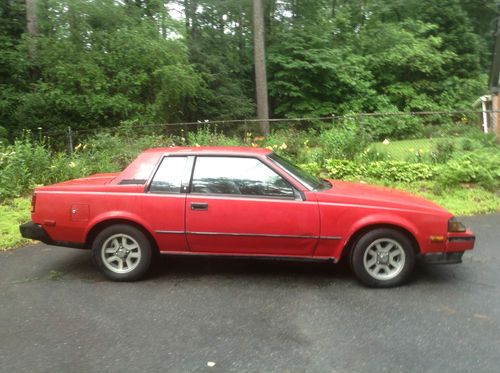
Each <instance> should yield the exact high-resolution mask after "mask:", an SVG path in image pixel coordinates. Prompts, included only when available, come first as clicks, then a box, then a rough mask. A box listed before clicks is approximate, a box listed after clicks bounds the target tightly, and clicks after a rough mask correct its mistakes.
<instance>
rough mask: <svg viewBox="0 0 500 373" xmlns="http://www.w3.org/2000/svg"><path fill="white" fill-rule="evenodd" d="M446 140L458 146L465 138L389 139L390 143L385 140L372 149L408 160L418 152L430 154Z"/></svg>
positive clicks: (375, 144)
mask: <svg viewBox="0 0 500 373" xmlns="http://www.w3.org/2000/svg"><path fill="white" fill-rule="evenodd" d="M444 140H446V141H450V142H452V143H453V144H455V146H456V145H458V144H459V143H460V142H461V141H462V140H463V138H462V137H446V138H444V137H440V138H432V139H411V140H399V141H389V143H386V144H384V143H383V142H377V143H374V144H373V145H372V149H373V150H376V151H378V152H380V153H385V154H387V156H388V157H389V159H393V160H396V161H406V160H408V159H413V158H415V155H416V154H417V153H419V154H420V155H425V154H429V153H430V151H431V150H432V149H433V147H434V146H435V145H436V143H437V142H438V141H444Z"/></svg>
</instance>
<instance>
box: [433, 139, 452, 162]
mask: <svg viewBox="0 0 500 373" xmlns="http://www.w3.org/2000/svg"><path fill="white" fill-rule="evenodd" d="M454 151H455V144H454V142H453V141H451V140H438V141H437V142H436V145H434V147H433V148H432V149H431V151H430V156H431V159H432V160H433V161H434V162H436V163H445V162H446V161H448V160H450V159H451V158H452V157H453V152H454Z"/></svg>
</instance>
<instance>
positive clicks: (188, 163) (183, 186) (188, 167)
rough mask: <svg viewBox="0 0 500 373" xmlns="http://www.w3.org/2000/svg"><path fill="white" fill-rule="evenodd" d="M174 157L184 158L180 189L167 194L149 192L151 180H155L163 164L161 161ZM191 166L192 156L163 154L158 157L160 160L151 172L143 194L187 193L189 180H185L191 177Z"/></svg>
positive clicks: (192, 163) (154, 191)
mask: <svg viewBox="0 0 500 373" xmlns="http://www.w3.org/2000/svg"><path fill="white" fill-rule="evenodd" d="M174 157H176V158H179V157H183V158H186V165H185V166H184V171H183V174H182V177H181V188H180V190H179V192H167V191H157V190H151V184H152V183H153V180H154V178H155V176H156V174H157V172H158V170H159V169H160V167H161V164H162V163H163V160H164V159H165V158H174ZM193 165H194V156H193V155H190V154H163V155H162V156H161V157H160V160H159V161H158V163H157V164H156V166H155V167H154V170H153V172H152V174H151V176H150V178H149V180H148V182H147V183H146V186H145V188H144V193H150V194H172V195H177V194H186V193H187V191H186V190H189V185H190V181H189V179H187V178H186V176H188V177H189V175H192V169H193ZM186 181H187V183H186ZM186 184H187V185H186Z"/></svg>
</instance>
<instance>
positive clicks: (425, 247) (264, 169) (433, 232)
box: [20, 147, 475, 287]
mask: <svg viewBox="0 0 500 373" xmlns="http://www.w3.org/2000/svg"><path fill="white" fill-rule="evenodd" d="M20 230H21V234H22V235H23V237H26V238H31V239H36V240H40V241H42V242H45V243H47V244H50V245H58V246H67V247H77V248H88V249H92V254H93V258H94V260H95V263H96V265H97V267H98V268H99V269H100V270H101V271H102V273H104V275H106V276H107V277H108V278H110V279H112V280H117V281H133V280H137V279H139V278H141V277H142V276H143V275H144V274H145V273H146V271H147V270H148V268H149V266H150V264H151V261H152V260H153V258H154V257H155V255H154V254H156V253H160V254H186V255H231V256H253V257H280V258H295V259H297V258H300V259H308V260H311V259H313V260H328V261H332V262H337V261H339V260H340V259H342V258H345V259H346V260H347V261H348V262H349V263H350V265H351V268H352V270H353V272H354V274H355V275H356V277H357V278H358V279H359V280H360V281H361V282H362V283H364V284H365V285H368V286H373V287H390V286H396V285H400V284H402V283H403V282H404V281H405V280H407V279H408V277H409V275H410V274H411V272H412V270H413V267H414V264H415V260H416V258H417V257H421V258H422V259H423V260H424V261H425V262H429V263H460V262H461V258H462V255H463V254H464V252H465V250H470V249H472V248H473V246H474V239H475V237H474V235H473V233H472V232H471V231H470V230H468V229H466V228H465V227H464V226H463V225H462V224H461V223H460V222H459V221H458V220H457V219H456V218H455V217H453V215H452V214H451V213H449V212H448V211H446V210H445V209H443V208H441V207H439V206H437V205H435V204H434V203H431V202H429V201H427V200H425V199H422V198H419V197H416V196H412V195H409V194H406V193H403V192H400V191H396V190H391V189H387V188H382V187H374V186H368V185H362V184H354V183H347V182H340V181H334V180H324V179H323V180H322V179H318V178H316V177H314V176H312V175H309V174H307V173H306V172H304V171H302V170H301V169H299V168H297V167H296V166H294V165H293V164H291V163H290V162H288V161H287V160H285V159H283V158H281V157H280V156H278V155H276V154H274V153H273V152H272V151H270V150H267V149H256V148H239V147H192V148H190V147H173V148H156V149H150V150H147V151H145V152H143V153H142V154H140V155H139V156H138V157H137V159H135V161H133V162H132V163H131V164H130V165H129V166H128V167H127V168H126V169H125V170H124V171H122V172H120V173H113V174H98V175H92V176H89V177H86V178H81V179H76V180H70V181H66V182H63V183H59V184H55V185H49V186H43V187H39V188H36V190H35V192H34V194H33V198H32V221H31V222H28V223H25V224H22V225H21V226H20Z"/></svg>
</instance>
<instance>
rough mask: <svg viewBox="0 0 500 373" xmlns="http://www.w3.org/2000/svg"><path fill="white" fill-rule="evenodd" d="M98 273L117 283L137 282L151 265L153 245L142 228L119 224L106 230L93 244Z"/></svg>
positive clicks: (100, 233)
mask: <svg viewBox="0 0 500 373" xmlns="http://www.w3.org/2000/svg"><path fill="white" fill-rule="evenodd" d="M92 254H93V258H94V261H95V263H96V265H97V267H98V268H99V270H100V271H101V272H102V273H103V274H104V275H105V276H106V277H108V278H110V279H111V280H114V281H136V280H138V279H140V278H141V277H142V276H144V274H145V273H146V272H147V270H148V269H149V267H150V265H151V256H152V250H151V244H150V242H149V240H148V239H147V237H146V236H145V235H144V233H142V232H141V231H140V230H139V229H137V228H135V227H133V226H130V225H127V224H116V225H112V226H110V227H107V228H105V229H103V230H102V231H101V232H99V234H98V235H97V236H96V238H95V239H94V242H93V243H92Z"/></svg>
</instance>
